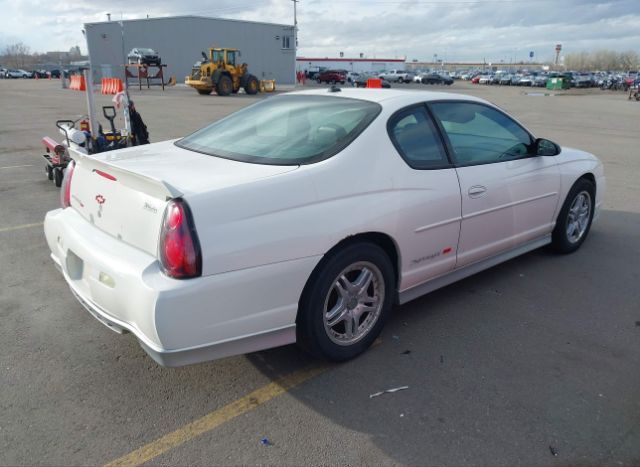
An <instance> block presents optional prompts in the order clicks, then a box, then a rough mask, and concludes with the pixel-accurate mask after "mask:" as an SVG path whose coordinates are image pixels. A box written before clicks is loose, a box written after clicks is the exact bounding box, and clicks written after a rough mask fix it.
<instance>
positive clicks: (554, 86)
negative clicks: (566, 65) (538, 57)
mask: <svg viewBox="0 0 640 467" xmlns="http://www.w3.org/2000/svg"><path fill="white" fill-rule="evenodd" d="M570 86H571V82H570V81H569V79H568V78H561V77H555V78H549V79H548V80H547V89H549V90H550V91H558V90H560V89H569V87H570Z"/></svg>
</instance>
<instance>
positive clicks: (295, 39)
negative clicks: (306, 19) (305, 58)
mask: <svg viewBox="0 0 640 467" xmlns="http://www.w3.org/2000/svg"><path fill="white" fill-rule="evenodd" d="M291 1H292V2H293V42H294V46H293V50H294V58H293V60H294V67H293V82H294V84H295V83H296V82H297V79H296V66H295V60H296V59H297V58H298V9H297V6H298V2H299V1H300V0H291Z"/></svg>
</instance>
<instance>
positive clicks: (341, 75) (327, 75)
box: [316, 70, 347, 84]
mask: <svg viewBox="0 0 640 467" xmlns="http://www.w3.org/2000/svg"><path fill="white" fill-rule="evenodd" d="M316 81H317V82H318V84H322V83H328V84H335V83H340V84H344V83H346V81H347V73H346V72H344V71H342V70H325V71H323V72H322V73H320V74H318V76H317V77H316Z"/></svg>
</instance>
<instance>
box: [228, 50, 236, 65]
mask: <svg viewBox="0 0 640 467" xmlns="http://www.w3.org/2000/svg"><path fill="white" fill-rule="evenodd" d="M227 63H228V64H229V65H233V66H235V65H236V53H235V52H227Z"/></svg>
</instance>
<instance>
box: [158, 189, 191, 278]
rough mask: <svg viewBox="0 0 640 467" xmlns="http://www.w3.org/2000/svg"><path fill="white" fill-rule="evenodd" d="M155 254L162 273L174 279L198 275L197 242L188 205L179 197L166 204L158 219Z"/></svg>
mask: <svg viewBox="0 0 640 467" xmlns="http://www.w3.org/2000/svg"><path fill="white" fill-rule="evenodd" d="M158 257H159V259H160V264H161V265H162V269H163V271H164V273H165V274H166V275H168V276H170V277H174V278H176V279H188V278H190V277H198V276H200V275H202V255H201V253H200V242H199V241H198V235H197V233H196V229H195V226H194V224H193V217H192V216H191V210H190V209H189V205H188V204H187V203H186V202H185V201H184V200H182V199H173V200H171V201H169V204H167V208H166V209H165V211H164V219H163V220H162V231H161V232H160V245H159V252H158Z"/></svg>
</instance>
